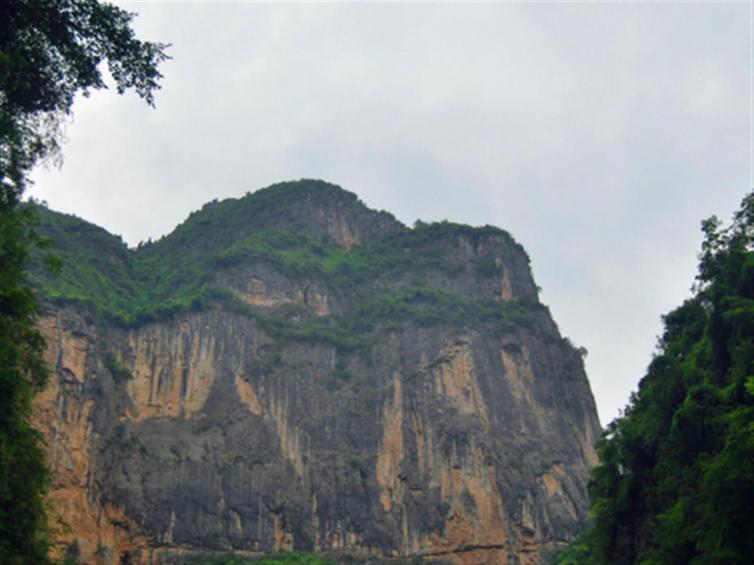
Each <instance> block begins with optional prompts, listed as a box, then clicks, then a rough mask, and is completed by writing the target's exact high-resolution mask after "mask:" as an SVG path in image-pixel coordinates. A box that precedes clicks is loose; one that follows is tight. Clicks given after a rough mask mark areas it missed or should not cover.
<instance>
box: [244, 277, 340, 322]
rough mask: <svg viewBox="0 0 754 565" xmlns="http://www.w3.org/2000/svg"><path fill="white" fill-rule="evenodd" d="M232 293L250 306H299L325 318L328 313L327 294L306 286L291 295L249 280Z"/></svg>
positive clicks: (255, 280) (259, 281)
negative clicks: (273, 290) (274, 290)
mask: <svg viewBox="0 0 754 565" xmlns="http://www.w3.org/2000/svg"><path fill="white" fill-rule="evenodd" d="M232 292H233V293H234V294H235V295H236V296H237V297H238V298H240V299H241V300H243V301H244V302H246V303H247V304H250V305H251V306H263V307H265V308H275V307H278V306H283V305H285V304H300V305H302V306H305V307H307V308H308V309H309V310H311V311H312V312H314V313H315V314H316V315H318V316H325V315H327V314H329V313H330V305H329V303H328V300H329V299H328V296H327V294H325V293H323V292H319V291H317V290H316V289H313V288H310V287H308V286H304V287H302V288H297V289H296V290H295V291H293V292H292V293H289V292H283V291H279V292H277V293H275V292H272V291H270V289H268V288H267V285H266V284H265V283H264V281H262V280H259V279H249V280H248V281H246V283H245V286H244V287H243V288H241V289H232Z"/></svg>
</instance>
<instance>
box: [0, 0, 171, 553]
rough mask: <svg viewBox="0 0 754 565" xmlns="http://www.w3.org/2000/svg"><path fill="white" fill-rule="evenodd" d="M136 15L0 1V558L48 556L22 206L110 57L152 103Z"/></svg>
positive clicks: (153, 79)
mask: <svg viewBox="0 0 754 565" xmlns="http://www.w3.org/2000/svg"><path fill="white" fill-rule="evenodd" d="M131 19H132V15H131V14H128V13H127V12H125V11H123V10H121V9H120V8H117V7H115V6H112V5H110V4H101V3H99V2H97V1H96V0H58V1H56V2H49V1H42V0H4V1H3V2H2V3H0V563H3V564H7V565H15V564H19V565H20V564H27V563H34V564H43V563H46V562H48V557H47V552H48V549H49V546H50V544H49V541H48V532H47V520H46V516H45V511H44V502H43V496H44V493H45V491H46V487H47V484H48V482H49V477H48V470H47V466H46V464H45V460H44V450H43V448H42V445H43V443H42V438H41V436H40V434H38V433H37V432H36V431H35V430H33V429H32V427H31V423H30V419H31V403H32V397H33V393H34V391H35V390H36V389H38V388H39V387H40V386H41V385H42V384H43V382H44V376H45V371H44V365H43V362H42V351H43V349H44V342H43V338H42V336H41V334H40V333H39V332H38V331H37V330H36V328H35V325H34V321H35V315H36V311H37V304H36V300H35V297H34V295H33V293H32V291H31V286H30V284H29V281H28V280H27V277H26V275H25V270H26V268H27V259H28V256H29V250H30V249H31V248H33V247H34V246H35V245H36V243H38V238H37V237H36V236H35V234H34V232H33V230H32V228H31V225H32V221H31V217H32V210H31V209H29V208H24V207H22V206H21V197H22V195H23V193H24V190H25V187H26V185H27V183H28V179H27V177H28V175H29V173H30V171H31V169H32V168H33V167H34V165H35V164H36V163H37V162H38V161H39V160H40V159H46V158H58V157H59V150H60V143H61V142H62V139H63V125H64V121H65V120H64V119H65V117H66V115H68V114H70V111H71V107H72V105H73V100H74V97H75V95H76V94H77V93H78V92H82V91H83V92H84V93H87V92H88V90H90V89H99V88H104V87H105V84H104V81H103V79H102V75H101V73H100V68H101V66H100V64H101V63H103V62H104V61H107V63H108V66H109V70H110V73H111V75H112V76H113V78H114V80H115V83H116V85H117V88H118V91H119V92H123V91H125V90H127V89H130V88H133V89H134V90H136V92H137V93H138V94H139V95H140V96H142V97H143V98H145V99H146V100H147V102H149V103H152V93H153V91H154V90H155V89H157V88H158V84H157V81H158V79H159V78H160V74H159V72H158V70H157V67H158V65H159V63H160V62H161V61H162V60H164V58H165V55H164V53H163V48H164V46H162V45H159V44H153V43H148V42H141V41H139V40H137V39H136V38H135V37H134V34H133V31H132V30H131V28H130V22H131Z"/></svg>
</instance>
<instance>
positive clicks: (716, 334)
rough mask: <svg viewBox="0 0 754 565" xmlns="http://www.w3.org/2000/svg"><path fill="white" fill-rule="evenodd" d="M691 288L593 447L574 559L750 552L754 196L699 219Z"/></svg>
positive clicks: (562, 563) (712, 560)
mask: <svg viewBox="0 0 754 565" xmlns="http://www.w3.org/2000/svg"><path fill="white" fill-rule="evenodd" d="M702 226H703V231H704V233H705V241H704V243H703V246H702V253H701V256H700V265H699V275H698V277H697V278H698V284H697V288H696V292H695V295H694V296H693V297H692V298H690V299H689V300H687V301H686V302H685V303H684V304H683V305H682V306H681V307H679V308H677V309H676V310H674V311H672V312H671V313H670V314H668V315H667V316H665V318H664V323H665V331H664V335H663V336H662V338H661V340H660V342H659V344H658V352H657V354H656V355H655V357H654V359H653V360H652V362H651V364H650V366H649V368H648V371H647V374H646V376H645V377H644V378H643V379H642V381H641V383H640V384H639V390H638V392H637V393H636V394H635V395H633V396H632V398H631V402H630V404H629V406H628V407H627V409H626V412H625V414H624V415H623V416H622V417H621V418H618V419H617V420H615V421H614V422H612V423H611V424H610V426H609V427H608V429H607V431H606V432H605V435H604V437H603V438H602V439H601V441H600V442H599V444H598V453H599V457H600V464H599V465H598V466H597V467H596V468H595V470H594V472H593V475H592V482H591V485H590V494H591V497H592V509H591V512H592V520H593V525H592V527H591V529H590V530H589V531H587V532H586V533H585V534H584V535H583V536H582V537H581V538H579V539H578V540H576V541H575V542H574V543H573V544H572V545H571V546H570V547H569V548H568V549H567V550H566V551H564V552H562V553H561V554H560V555H559V556H558V557H557V559H556V563H558V564H559V565H566V564H567V565H575V564H577V563H578V564H590V563H592V564H603V563H614V564H617V565H622V564H633V563H641V564H647V565H649V564H658V565H659V564H678V565H681V564H698V565H701V564H705V565H706V564H720V565H723V564H726V565H736V564H740V565H744V564H746V563H751V558H752V556H754V513H753V512H752V504H754V193H750V194H749V195H748V196H746V198H745V199H744V201H743V204H742V207H741V210H740V211H739V212H738V213H737V214H736V215H735V217H734V222H733V224H732V225H731V226H730V227H729V228H728V229H724V230H721V229H720V224H719V222H718V221H717V219H716V218H711V219H709V220H707V221H705V222H704V223H703V224H702Z"/></svg>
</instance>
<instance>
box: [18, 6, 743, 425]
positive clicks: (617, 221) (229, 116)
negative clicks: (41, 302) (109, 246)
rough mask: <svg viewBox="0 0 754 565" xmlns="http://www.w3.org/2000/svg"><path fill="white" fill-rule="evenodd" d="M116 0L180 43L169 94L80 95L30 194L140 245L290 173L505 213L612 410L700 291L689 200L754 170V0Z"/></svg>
mask: <svg viewBox="0 0 754 565" xmlns="http://www.w3.org/2000/svg"><path fill="white" fill-rule="evenodd" d="M124 5H125V6H126V7H127V8H129V9H132V10H135V11H138V12H140V13H141V16H140V17H139V18H138V20H137V29H138V30H139V33H140V34H142V35H144V36H146V37H148V38H150V39H154V40H159V41H166V42H171V43H173V48H172V51H171V54H172V55H173V57H174V59H173V60H172V61H170V62H169V63H167V64H166V66H165V69H164V73H165V82H164V89H163V91H162V92H161V93H160V94H159V95H158V99H157V105H158V108H157V110H156V111H153V110H151V109H149V108H147V107H146V106H144V105H143V104H142V103H141V102H140V101H139V100H136V99H135V98H134V97H133V96H130V97H117V96H116V95H114V94H113V93H112V92H108V93H97V94H94V95H93V96H92V97H91V98H89V99H84V100H81V101H79V102H77V104H76V108H75V116H76V117H75V121H74V123H73V124H72V125H71V127H70V128H69V137H70V142H69V143H68V145H66V147H65V149H64V154H65V158H66V162H65V165H64V167H63V169H62V170H61V171H57V170H52V171H44V170H40V171H39V172H38V173H37V174H36V178H37V184H36V186H35V187H34V189H33V190H32V194H33V195H35V196H37V197H40V198H44V199H46V200H48V201H49V203H50V205H51V206H52V207H53V208H56V209H60V210H65V211H72V212H75V213H77V214H78V215H80V216H82V217H84V218H87V219H89V220H91V221H94V222H96V223H99V224H100V225H103V226H105V227H107V228H108V229H110V230H111V231H114V232H116V233H120V234H122V235H123V236H124V237H125V238H126V239H127V241H129V242H130V243H132V244H136V243H137V242H138V241H139V240H142V239H146V238H148V237H153V238H154V237H157V236H159V235H161V234H164V233H166V232H168V231H170V230H171V229H172V228H173V227H174V226H175V224H177V223H178V222H180V221H181V220H182V219H183V218H184V217H185V216H186V215H187V214H188V212H189V211H191V210H193V209H196V208H198V207H200V206H201V205H202V204H203V203H204V202H206V201H207V200H211V199H213V198H224V197H229V196H238V195H240V194H243V193H244V192H246V191H247V190H252V189H256V188H259V187H262V186H265V185H267V184H270V183H272V182H276V181H279V180H284V179H291V178H300V177H319V178H324V179H327V180H330V181H332V182H336V183H338V184H341V185H342V186H344V187H345V188H348V189H351V190H354V191H356V192H357V193H359V195H360V196H361V197H362V199H363V200H365V201H366V202H367V203H368V204H369V205H370V206H372V207H376V208H381V209H387V210H390V211H392V212H394V213H395V214H396V215H397V216H398V217H399V218H400V219H401V220H402V221H404V222H406V223H409V224H410V223H412V222H413V221H414V220H415V219H416V218H422V219H426V220H439V219H444V218H447V219H451V220H455V221H461V222H468V223H472V224H485V223H490V224H495V225H499V226H501V227H504V228H506V229H508V230H509V231H511V232H512V233H513V234H514V236H515V237H516V238H517V239H518V240H519V241H521V242H522V243H523V244H524V245H525V246H526V248H527V249H528V251H529V253H530V255H531V257H532V261H533V266H534V272H535V276H536V278H537V280H538V282H539V284H540V285H541V286H542V287H543V289H544V291H543V299H544V301H545V302H546V303H548V304H549V305H550V306H551V309H552V310H553V313H554V315H555V318H556V320H557V321H558V323H559V324H560V327H561V330H562V331H563V333H564V334H565V335H568V336H570V337H571V338H572V339H573V340H574V341H575V342H576V343H578V344H579V345H585V346H586V347H587V348H588V349H589V350H590V355H589V357H588V359H587V368H588V372H589V375H590V379H591V382H592V386H593V389H594V392H595V396H596V398H597V401H598V404H599V409H600V414H601V416H602V418H603V421H608V420H609V419H611V418H612V417H613V416H614V415H615V414H616V412H617V410H618V408H620V407H622V406H623V405H624V404H625V402H626V400H627V399H628V394H629V391H630V390H632V389H634V388H635V387H636V383H637V382H638V379H639V378H640V376H641V375H642V373H643V371H644V369H645V367H646V365H647V363H648V362H649V359H650V355H651V352H652V349H653V346H654V342H655V335H656V334H658V333H659V332H660V331H661V324H660V318H659V317H660V314H662V313H664V312H666V311H667V310H669V309H670V308H672V307H674V306H675V305H677V304H679V303H680V302H681V301H682V300H683V298H684V297H686V296H687V295H688V289H689V287H690V285H691V283H692V280H693V276H694V273H695V265H696V258H695V254H696V251H697V249H698V246H699V241H700V235H699V230H698V226H699V221H700V220H701V219H702V218H703V217H706V216H708V215H710V214H713V213H716V214H719V215H722V216H723V217H726V218H727V217H728V216H729V215H730V213H731V211H732V210H734V209H735V207H736V206H737V204H738V200H739V199H740V198H741V196H743V194H744V193H745V192H746V191H747V190H748V186H749V184H750V178H749V174H750V169H749V162H750V156H749V150H750V139H749V131H750V130H749V119H750V116H749V104H750V98H749V79H750V74H749V48H750V33H751V32H750V21H749V10H748V6H746V5H735V4H722V5H721V4H667V3H666V4H657V5H654V4H626V5H621V4H612V3H611V4H605V5H599V4H576V3H574V4H568V5H563V4H481V5H480V4H473V5H448V4H440V5H437V4H435V5H395V4H328V5H271V4H180V5H179V4H147V3H133V4H127V3H124Z"/></svg>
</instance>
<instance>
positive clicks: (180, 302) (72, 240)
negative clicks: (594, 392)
mask: <svg viewBox="0 0 754 565" xmlns="http://www.w3.org/2000/svg"><path fill="white" fill-rule="evenodd" d="M295 191H298V192H295ZM319 199H324V200H325V201H324V202H319V201H318V200H319ZM310 201H315V204H316V205H317V206H325V205H326V206H328V207H335V208H337V207H341V208H342V207H343V206H356V207H357V210H356V212H354V211H351V212H349V213H350V214H351V215H352V216H353V215H357V214H363V215H365V218H366V219H365V220H364V221H365V222H370V221H376V220H378V221H383V220H384V221H386V222H388V223H387V224H386V225H387V226H388V228H389V229H388V230H387V233H386V234H384V236H383V237H375V238H374V239H373V240H372V241H368V242H365V243H363V244H360V245H354V246H353V247H352V248H351V249H345V248H344V247H342V246H340V245H338V244H337V243H336V242H335V241H333V240H332V238H331V237H330V236H329V235H328V234H326V233H325V234H324V235H321V234H320V235H318V236H317V235H316V234H311V233H310V234H309V235H307V234H306V233H305V232H306V230H302V231H297V226H298V225H299V223H300V220H301V218H300V217H299V216H303V217H306V215H307V213H308V211H307V210H305V209H301V210H297V209H296V203H297V202H305V203H306V202H310ZM36 208H37V210H38V213H39V217H40V231H41V233H42V234H43V235H44V236H46V237H48V238H49V239H50V240H51V242H52V249H53V251H54V252H55V253H56V254H57V255H58V256H59V257H60V259H62V264H63V269H62V272H61V274H60V275H59V276H50V275H49V273H47V272H46V271H44V270H42V269H36V270H35V271H34V280H35V282H36V284H37V286H38V288H39V290H40V295H41V296H42V297H44V299H46V300H48V301H51V302H52V303H55V304H58V305H66V304H71V305H76V306H79V307H82V306H83V307H85V308H87V309H88V310H89V311H90V312H91V313H92V314H93V315H95V316H100V317H103V318H104V319H106V320H108V321H109V322H114V323H116V324H119V325H121V326H123V327H129V326H137V325H141V324H144V323H148V322H150V321H154V320H158V319H162V318H166V317H169V316H172V315H174V314H176V313H180V312H185V311H190V310H201V309H203V308H207V307H211V306H220V307H223V308H226V309H230V310H234V311H236V312H240V313H243V314H247V315H252V316H254V317H256V318H258V319H259V320H260V323H262V324H263V325H264V326H265V327H266V328H267V329H268V330H270V331H271V332H273V333H275V334H277V335H279V336H282V337H287V338H290V339H303V340H307V339H316V340H323V341H328V342H332V343H335V344H337V345H338V346H340V347H345V348H357V347H360V346H362V345H364V344H365V341H364V338H363V335H364V334H366V333H369V332H371V331H372V330H374V329H387V330H390V329H394V328H396V327H398V326H399V325H401V324H403V323H407V322H412V323H416V324H419V325H423V326H427V325H433V324H451V325H467V324H471V323H486V324H489V325H490V326H491V327H493V328H494V329H495V331H507V330H509V329H511V328H512V327H514V326H516V325H517V324H520V323H522V322H525V321H526V320H527V319H528V313H529V312H531V311H532V310H533V309H537V308H542V307H541V305H539V303H538V302H537V301H536V299H533V300H529V301H523V302H511V303H506V304H501V303H499V302H495V301H493V300H491V299H489V300H482V299H472V298H468V297H466V296H463V295H461V294H459V293H458V292H456V291H454V290H452V289H447V288H442V287H437V286H436V285H433V284H430V283H429V282H427V281H426V280H425V278H426V277H425V275H427V274H428V273H430V274H432V273H434V274H436V275H437V276H441V277H445V278H448V279H453V278H463V277H471V278H474V277H476V278H485V277H499V276H500V267H499V266H498V265H497V263H496V262H495V261H494V260H493V259H492V258H491V257H487V258H484V257H482V258H480V259H478V260H477V261H476V263H473V264H472V265H471V267H470V266H469V264H468V261H466V262H464V260H463V259H462V258H461V257H459V256H458V248H459V245H460V243H459V242H460V241H461V240H462V239H463V240H464V241H467V242H469V245H473V246H478V245H482V244H483V243H484V242H485V241H488V240H490V238H493V239H496V241H497V242H498V243H497V245H499V244H500V242H504V244H505V245H508V246H510V247H511V248H512V249H515V251H516V252H517V253H520V254H521V255H522V256H523V257H526V255H525V253H524V252H523V249H522V248H521V247H520V246H519V245H518V244H517V243H515V241H513V239H512V238H511V237H510V235H508V234H507V233H506V232H504V231H503V230H500V229H498V228H493V227H489V226H487V227H483V228H472V227H470V226H464V225H459V224H453V223H449V222H441V223H436V224H424V223H417V226H416V227H415V228H414V229H408V228H406V227H404V226H402V225H400V224H398V223H397V222H396V221H395V220H394V219H393V218H392V217H391V216H389V215H387V214H385V213H381V212H380V213H378V212H373V211H369V210H368V209H367V208H366V207H365V206H364V205H363V204H361V203H360V202H358V200H357V199H356V197H355V195H353V194H351V193H349V192H346V191H344V190H342V189H340V188H337V187H334V186H332V185H329V184H327V183H324V182H321V181H300V182H298V183H283V184H280V185H274V186H273V187H270V188H267V189H263V190H260V191H257V192H255V193H253V194H250V195H247V196H245V197H243V198H241V199H238V200H235V199H231V200H227V201H223V202H213V203H210V204H208V205H206V206H205V207H204V208H202V210H201V211H199V212H195V213H193V214H192V215H191V216H190V217H189V218H188V219H187V220H186V221H185V222H184V223H183V224H181V225H180V226H179V227H178V228H176V230H175V231H174V232H173V233H172V234H170V235H169V236H166V237H164V238H162V239H161V240H160V241H158V242H156V243H148V244H145V245H140V246H139V247H138V248H137V249H128V248H127V246H126V245H125V243H124V242H123V241H122V240H121V239H120V238H119V237H117V236H113V235H111V234H109V233H108V232H106V231H105V230H103V229H101V228H99V227H96V226H93V225H91V224H89V223H87V222H85V221H83V220H80V219H78V218H76V217H74V216H69V215H65V214H59V213H56V212H52V211H50V210H47V209H45V208H42V207H36ZM328 209H329V208H328ZM362 209H363V210H366V211H367V212H368V214H371V216H367V215H366V214H367V212H363V211H362ZM375 218H376V220H375ZM254 265H257V266H263V267H264V268H266V269H272V270H273V271H274V272H277V273H279V274H280V275H281V276H284V277H287V278H289V279H291V280H295V281H311V282H315V283H316V284H318V285H320V286H322V287H324V288H327V289H329V292H331V293H333V295H336V296H338V297H340V298H343V299H344V300H345V301H347V302H348V303H349V304H351V305H352V307H351V308H349V312H348V313H344V314H338V313H334V314H332V315H328V316H321V317H317V316H310V315H308V314H309V313H308V312H306V311H305V309H297V308H296V307H295V305H290V307H288V308H283V309H279V310H278V311H275V312H271V311H269V310H265V309H263V308H255V307H251V306H249V305H247V304H246V303H244V302H242V301H241V300H240V299H239V298H238V297H237V296H236V295H235V294H234V293H233V292H232V291H231V290H229V288H228V286H227V284H226V281H222V280H220V279H219V278H218V273H232V272H233V271H234V270H235V269H244V268H249V267H250V266H254ZM375 280H380V281H386V282H385V287H384V288H381V289H376V287H375V286H374V283H375Z"/></svg>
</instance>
